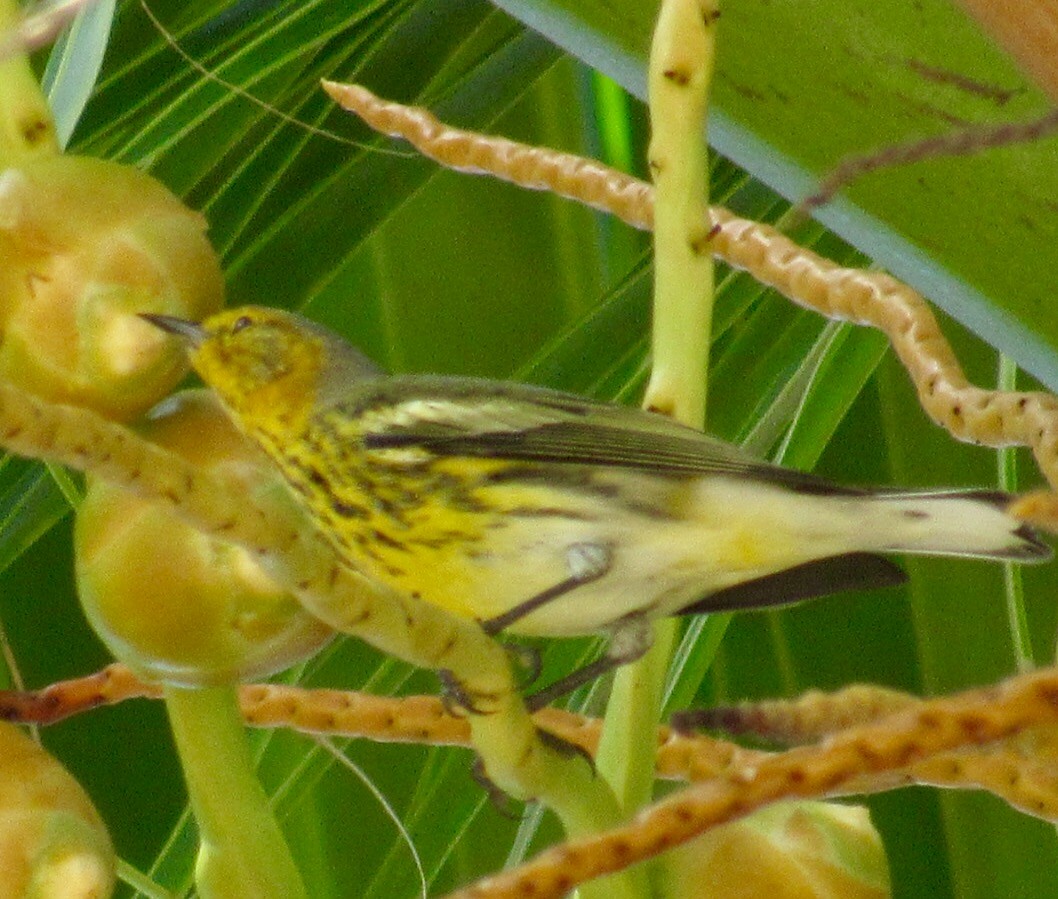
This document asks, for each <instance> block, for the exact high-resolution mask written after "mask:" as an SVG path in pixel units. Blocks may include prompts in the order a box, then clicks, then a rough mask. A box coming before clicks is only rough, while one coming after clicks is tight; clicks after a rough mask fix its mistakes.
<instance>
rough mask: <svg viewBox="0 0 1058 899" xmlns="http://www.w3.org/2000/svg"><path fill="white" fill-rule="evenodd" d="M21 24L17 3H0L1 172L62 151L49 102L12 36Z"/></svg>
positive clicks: (6, 1)
mask: <svg viewBox="0 0 1058 899" xmlns="http://www.w3.org/2000/svg"><path fill="white" fill-rule="evenodd" d="M19 21H20V16H19V8H18V4H17V3H16V2H15V0H0V170H3V169H6V168H9V167H10V166H14V165H18V164H19V163H21V162H24V161H26V160H27V159H31V158H33V157H35V156H41V155H48V154H51V153H58V152H59V142H58V140H57V138H56V136H55V123H54V122H53V121H52V117H51V110H50V109H49V108H48V102H47V100H46V99H45V98H44V94H43V92H42V91H41V89H40V85H39V84H37V79H36V78H35V77H34V75H33V70H32V69H31V68H30V65H29V57H28V56H27V55H26V54H25V53H21V52H18V44H17V41H13V39H12V37H11V35H12V33H13V32H12V29H13V28H14V27H15V26H16V25H17V24H18V23H19Z"/></svg>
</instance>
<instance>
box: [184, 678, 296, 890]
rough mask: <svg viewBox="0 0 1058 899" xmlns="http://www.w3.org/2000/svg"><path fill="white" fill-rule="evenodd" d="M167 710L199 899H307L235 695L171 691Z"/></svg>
mask: <svg viewBox="0 0 1058 899" xmlns="http://www.w3.org/2000/svg"><path fill="white" fill-rule="evenodd" d="M164 694H165V705H166V709H167V710H168V712H169V721H170V724H171V726H172V729H173V736H174V737H175V739H176V748H177V751H178V752H179V754H180V763H181V765H182V766H183V770H184V779H185V780H186V782H187V791H188V795H189V796H190V798H191V808H192V810H193V811H194V814H195V820H196V822H197V823H198V829H199V837H200V840H201V844H200V848H199V855H198V864H197V866H196V869H195V880H196V883H197V886H198V892H199V895H200V896H201V897H202V899H308V894H307V893H306V891H305V886H304V884H303V883H302V880H301V875H300V874H299V873H298V869H297V866H296V865H295V864H294V859H293V858H292V857H291V855H290V850H289V848H288V847H287V844H286V841H285V840H284V839H283V834H282V833H281V832H280V830H279V825H278V824H277V823H276V820H275V816H274V815H273V814H272V810H271V808H270V806H269V804H268V797H267V796H266V795H265V792H264V790H263V789H262V787H261V784H260V782H259V781H258V780H257V776H256V775H255V773H254V768H253V760H252V759H251V757H250V750H249V746H248V745H247V742H246V730H245V726H244V725H243V721H242V716H241V715H240V714H239V708H238V701H237V696H236V692H235V688H234V687H211V688H208V689H202V690H184V689H179V688H177V687H166V688H165V690H164Z"/></svg>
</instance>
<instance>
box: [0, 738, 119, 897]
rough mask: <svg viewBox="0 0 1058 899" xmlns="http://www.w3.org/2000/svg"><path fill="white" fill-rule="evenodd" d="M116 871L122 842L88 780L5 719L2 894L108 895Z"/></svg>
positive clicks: (0, 778) (0, 792) (0, 742)
mask: <svg viewBox="0 0 1058 899" xmlns="http://www.w3.org/2000/svg"><path fill="white" fill-rule="evenodd" d="M114 870H115V855H114V846H113V844H112V843H111V842H110V836H109V834H108V833H107V829H106V827H105V826H104V824H103V821H102V819H101V818H100V817H99V813H98V812H97V811H96V810H95V807H94V806H93V805H92V801H91V800H90V799H89V798H88V795H87V794H86V793H85V791H84V790H83V789H81V786H80V784H78V783H77V781H76V780H74V779H73V777H71V776H70V774H69V772H68V771H67V770H66V769H65V768H63V766H62V765H60V764H59V763H58V762H57V761H56V760H55V759H54V758H52V757H51V756H50V755H48V753H46V752H45V751H44V750H43V749H42V748H41V747H40V746H38V745H37V744H36V743H34V742H33V741H32V740H31V739H29V737H27V736H26V735H25V734H23V733H22V732H21V731H20V730H19V729H18V728H17V727H15V726H14V725H13V724H8V723H6V722H0V896H10V897H12V899H14V897H19V899H105V897H107V896H110V895H111V894H112V893H113V891H114Z"/></svg>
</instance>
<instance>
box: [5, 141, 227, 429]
mask: <svg viewBox="0 0 1058 899" xmlns="http://www.w3.org/2000/svg"><path fill="white" fill-rule="evenodd" d="M205 232H206V222H205V219H204V218H203V217H202V216H201V215H199V214H198V213H196V212H193V211H192V210H190V209H188V208H187V207H186V206H184V204H183V203H182V202H181V201H180V200H179V199H178V198H177V197H176V196H174V195H173V194H172V193H171V192H170V191H169V190H168V189H167V188H166V187H164V186H163V185H162V184H161V183H160V182H158V181H156V180H155V179H154V178H152V177H150V176H149V175H147V174H144V173H143V172H140V171H138V170H137V169H134V168H132V167H130V166H126V165H119V164H118V163H115V162H107V161H105V160H101V159H91V158H88V157H77V156H47V157H41V158H38V159H31V160H27V161H26V162H25V163H24V164H22V165H20V166H19V167H17V168H10V169H6V170H4V171H0V378H3V379H4V380H5V381H9V382H10V383H13V384H16V385H18V386H20V387H23V388H25V389H26V390H30V391H32V392H34V393H36V394H38V395H39V396H43V397H44V398H46V399H50V400H53V401H56V402H65V403H72V404H76V405H83V406H88V407H89V408H92V409H95V410H96V411H98V412H101V413H102V414H104V415H107V416H108V417H111V418H115V419H119V420H127V419H130V418H132V417H134V416H136V415H138V414H139V413H141V412H143V411H144V410H145V409H148V408H150V407H151V406H153V405H154V404H155V403H157V402H158V401H159V400H160V399H162V397H164V396H165V395H166V394H167V393H168V392H169V391H170V390H171V389H172V388H173V387H174V386H176V384H177V382H178V381H179V380H180V379H181V378H182V377H183V376H184V374H185V373H186V372H187V363H186V360H185V358H184V353H183V352H181V348H180V347H179V346H176V345H174V342H173V341H170V340H167V339H166V338H165V335H163V334H161V333H159V331H158V329H157V328H154V327H152V326H151V325H149V324H147V323H146V322H145V321H143V320H142V319H140V318H138V317H137V315H136V313H139V312H156V313H163V314H166V315H177V316H181V317H183V318H189V319H196V320H197V319H199V318H202V317H203V316H205V315H208V314H209V313H211V312H213V311H215V310H217V309H219V308H220V307H221V305H222V304H223V296H224V280H223V276H222V274H221V270H220V263H219V261H218V260H217V256H216V254H215V253H214V251H213V248H212V247H211V246H210V244H209V241H208V240H207V239H206V233H205Z"/></svg>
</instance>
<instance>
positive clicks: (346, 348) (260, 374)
mask: <svg viewBox="0 0 1058 899" xmlns="http://www.w3.org/2000/svg"><path fill="white" fill-rule="evenodd" d="M143 318H145V319H147V321H149V322H151V323H153V324H154V325H156V326H158V327H159V328H162V329H163V330H165V331H168V332H169V333H171V334H174V335H176V336H178V337H180V338H182V339H183V340H185V341H186V342H187V345H188V354H189V357H190V360H191V365H192V366H193V367H194V369H195V371H197V372H198V374H199V376H200V377H201V378H202V380H203V381H205V382H206V384H208V385H209V386H210V387H211V388H212V389H213V390H214V391H215V392H216V394H217V395H218V397H219V398H220V400H221V401H222V402H223V403H224V405H225V406H226V407H227V408H228V409H229V411H230V412H231V413H232V414H233V415H234V416H235V417H236V418H237V419H238V420H239V421H240V423H241V424H242V425H243V426H244V427H249V428H253V427H255V426H256V427H263V428H265V429H266V430H268V429H271V428H270V427H269V425H270V424H271V425H277V426H281V427H298V426H300V425H302V424H304V422H305V420H307V418H308V416H309V415H311V414H312V412H313V411H314V410H316V409H318V408H319V407H320V406H321V405H323V404H325V403H327V402H330V401H331V400H332V399H334V398H337V397H339V396H340V395H341V393H342V391H343V390H345V389H347V388H349V387H350V386H352V385H354V384H355V383H356V382H357V381H359V380H363V379H365V378H375V377H379V376H380V375H381V372H380V370H379V369H378V368H377V366H375V364H374V363H373V362H371V361H370V360H369V359H368V358H367V357H366V356H364V355H363V354H362V353H360V351H359V350H357V349H355V348H354V347H352V346H350V345H349V344H348V343H346V342H345V341H344V340H342V338H340V337H339V336H338V335H337V334H334V333H333V332H331V331H328V330H327V329H326V328H323V327H321V326H320V325H318V324H316V323H315V322H312V321H309V320H308V319H306V318H304V317H302V316H300V315H297V314H295V313H292V312H285V311H282V310H279V309H271V308H266V307H262V306H242V307H239V308H236V309H226V310H224V311H223V312H219V313H217V314H216V315H213V316H210V317H209V318H207V319H206V320H205V321H203V322H201V323H197V322H189V321H185V320H184V319H179V318H172V317H170V316H164V315H144V316H143Z"/></svg>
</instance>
